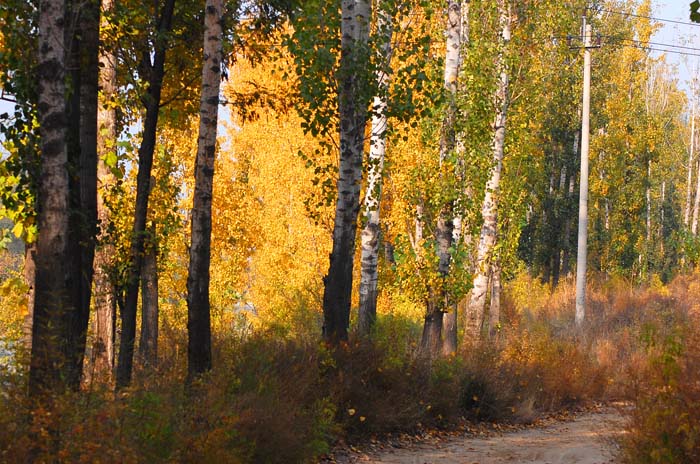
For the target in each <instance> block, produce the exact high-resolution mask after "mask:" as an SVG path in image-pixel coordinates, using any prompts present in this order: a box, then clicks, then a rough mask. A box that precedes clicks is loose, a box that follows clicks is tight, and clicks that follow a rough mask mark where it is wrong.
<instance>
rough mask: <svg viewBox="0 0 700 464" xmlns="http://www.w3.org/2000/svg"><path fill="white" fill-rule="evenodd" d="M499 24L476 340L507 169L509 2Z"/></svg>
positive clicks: (474, 308) (470, 327) (471, 331)
mask: <svg viewBox="0 0 700 464" xmlns="http://www.w3.org/2000/svg"><path fill="white" fill-rule="evenodd" d="M498 22H499V26H500V29H501V33H500V36H499V39H498V56H497V58H496V60H497V62H496V69H497V70H498V82H497V87H496V92H495V95H494V97H495V98H494V100H495V107H496V117H495V118H494V123H493V145H492V148H493V161H492V167H491V175H490V177H489V180H488V182H487V183H486V192H485V195H484V202H483V204H482V208H481V216H482V219H483V221H484V222H483V224H482V227H481V232H480V235H479V245H478V247H477V256H476V267H475V273H476V274H475V276H474V287H473V288H472V294H471V300H470V302H469V310H468V313H467V322H466V327H465V333H466V334H467V335H468V336H469V337H471V338H472V339H474V340H476V339H478V338H479V337H480V336H481V327H482V324H483V319H484V310H485V306H486V296H487V293H488V284H489V273H490V271H491V259H492V254H493V250H494V247H495V246H496V241H497V236H498V192H499V185H500V182H501V170H502V168H503V152H504V144H505V136H506V121H507V115H508V67H507V63H506V60H505V53H506V47H507V44H508V42H509V41H510V11H509V8H508V5H507V2H506V0H498Z"/></svg>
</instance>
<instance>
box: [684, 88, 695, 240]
mask: <svg viewBox="0 0 700 464" xmlns="http://www.w3.org/2000/svg"><path fill="white" fill-rule="evenodd" d="M694 152H695V95H693V102H692V105H691V108H690V150H689V153H688V181H687V187H686V192H685V212H684V215H683V224H685V225H686V227H687V226H688V221H689V220H690V198H691V196H692V190H693V187H692V185H693V155H694V154H695V153H694Z"/></svg>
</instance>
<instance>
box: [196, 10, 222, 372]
mask: <svg viewBox="0 0 700 464" xmlns="http://www.w3.org/2000/svg"><path fill="white" fill-rule="evenodd" d="M223 8H224V6H223V1H222V0H207V1H206V8H205V15H204V62H203V63H202V96H201V100H200V110H199V114H200V119H199V138H198V140H197V158H196V166H195V189H194V205H193V207H192V236H191V241H192V244H191V247H190V263H189V273H188V277H187V315H188V319H187V334H188V343H187V376H188V381H191V380H192V379H193V378H194V377H195V376H197V375H200V374H202V373H204V372H206V371H208V370H209V369H211V322H210V301H209V280H210V279H209V264H210V262H211V204H212V195H213V183H214V161H215V159H216V129H217V121H218V111H219V89H220V84H221V66H222V61H223V51H222V40H223V30H222V25H221V18H222V15H223Z"/></svg>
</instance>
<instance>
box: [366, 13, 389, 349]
mask: <svg viewBox="0 0 700 464" xmlns="http://www.w3.org/2000/svg"><path fill="white" fill-rule="evenodd" d="M387 6H388V5H387V2H384V3H380V4H378V5H377V17H378V20H377V30H378V36H379V38H380V40H381V43H380V48H379V54H380V57H379V61H380V63H382V65H383V66H382V67H381V68H380V69H379V70H378V71H377V76H376V79H377V95H375V96H374V99H373V102H372V129H371V130H372V132H371V136H370V149H369V158H368V169H367V190H366V192H365V200H364V216H365V221H366V223H365V226H364V228H363V229H362V235H361V248H362V258H361V260H362V261H361V266H362V269H361V273H360V308H359V314H358V331H359V333H360V334H361V335H363V336H367V335H369V332H370V330H371V328H372V325H373V324H374V321H375V319H376V317H377V277H378V272H377V261H378V256H379V239H380V236H379V235H380V227H379V205H380V203H381V192H382V172H383V169H384V154H385V152H386V135H387V134H386V133H387V128H388V127H387V119H388V115H387V106H388V105H387V97H388V92H389V79H390V76H389V75H390V72H391V67H390V66H391V33H392V19H391V14H390V12H389V11H388V10H387Z"/></svg>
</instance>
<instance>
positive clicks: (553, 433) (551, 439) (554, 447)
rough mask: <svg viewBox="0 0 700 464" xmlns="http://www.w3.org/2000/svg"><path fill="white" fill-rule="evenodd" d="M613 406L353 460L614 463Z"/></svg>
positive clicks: (616, 422)
mask: <svg viewBox="0 0 700 464" xmlns="http://www.w3.org/2000/svg"><path fill="white" fill-rule="evenodd" d="M622 422H623V419H622V417H621V416H620V415H619V414H618V413H617V412H615V411H614V410H606V411H602V412H595V413H585V414H580V415H578V416H577V417H576V418H575V419H573V420H571V421H565V422H553V423H551V424H550V425H547V426H543V427H537V428H529V429H526V430H520V431H516V432H508V433H503V434H499V435H494V436H490V437H484V438H453V439H449V440H447V441H443V442H440V443H435V444H420V445H416V446H413V447H411V448H410V449H408V448H406V449H389V450H383V451H381V452H378V453H376V454H373V455H364V456H362V457H358V459H357V461H355V462H363V463H367V462H368V463H385V464H433V463H441V464H458V463H459V464H477V463H478V464H505V463H508V464H514V463H535V464H603V463H611V462H614V460H613V454H614V451H615V450H614V444H613V442H612V438H614V436H615V435H616V434H619V433H622V432H621V429H622Z"/></svg>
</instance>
